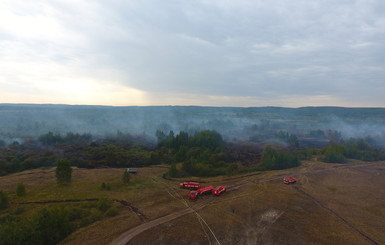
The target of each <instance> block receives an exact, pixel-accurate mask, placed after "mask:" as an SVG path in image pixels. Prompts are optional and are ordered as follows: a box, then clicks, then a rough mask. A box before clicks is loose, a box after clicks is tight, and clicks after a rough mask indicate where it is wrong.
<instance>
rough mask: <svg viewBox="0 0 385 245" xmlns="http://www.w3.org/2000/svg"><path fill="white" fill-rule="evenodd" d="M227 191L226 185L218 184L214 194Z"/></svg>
mask: <svg viewBox="0 0 385 245" xmlns="http://www.w3.org/2000/svg"><path fill="white" fill-rule="evenodd" d="M225 191H226V187H224V186H223V185H220V186H217V187H216V188H215V189H213V194H214V195H216V196H219V195H220V194H221V193H222V192H225Z"/></svg>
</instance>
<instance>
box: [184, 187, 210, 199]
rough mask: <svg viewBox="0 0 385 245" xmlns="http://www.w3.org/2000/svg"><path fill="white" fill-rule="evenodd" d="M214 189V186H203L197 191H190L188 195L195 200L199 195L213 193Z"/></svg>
mask: <svg viewBox="0 0 385 245" xmlns="http://www.w3.org/2000/svg"><path fill="white" fill-rule="evenodd" d="M213 190H214V188H213V187H212V186H207V187H203V188H200V189H198V190H196V191H190V193H189V194H188V197H189V198H190V199H191V200H195V199H197V198H198V196H199V195H203V194H211V193H212V191H213Z"/></svg>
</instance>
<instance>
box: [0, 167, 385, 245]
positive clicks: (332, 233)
mask: <svg viewBox="0 0 385 245" xmlns="http://www.w3.org/2000/svg"><path fill="white" fill-rule="evenodd" d="M365 164H370V163H364V162H359V161H352V162H349V163H347V164H344V165H341V164H325V163H321V162H318V161H315V160H313V161H306V162H303V164H302V165H301V166H299V167H297V168H293V169H287V170H278V171H268V172H259V173H255V174H253V175H250V173H249V174H245V175H243V176H231V177H216V178H206V179H200V180H201V181H205V183H204V184H203V185H204V186H206V185H213V186H216V185H219V184H223V185H226V186H227V187H231V186H233V187H234V186H238V187H239V188H234V189H233V190H231V191H228V192H226V193H225V194H223V195H221V196H220V197H215V199H214V200H213V201H212V202H209V203H208V205H206V206H205V207H204V208H202V209H200V210H199V211H197V212H196V213H191V214H187V215H185V216H182V217H179V218H177V219H174V220H171V221H169V222H166V223H163V224H161V225H158V226H156V227H154V228H151V229H149V230H146V231H144V232H143V233H141V234H139V235H137V236H136V237H134V238H133V239H132V240H131V241H130V243H129V244H216V243H217V242H216V240H218V241H219V242H220V243H221V244H369V243H368V241H367V240H365V239H364V238H363V237H362V236H361V235H359V234H358V233H357V232H356V231H354V230H353V229H352V228H351V227H349V225H347V224H345V223H344V222H342V221H341V219H339V218H338V217H336V216H335V215H333V214H332V213H330V212H329V211H328V210H327V209H325V208H324V207H322V206H320V205H319V204H317V203H316V202H315V201H314V200H317V201H318V202H319V203H321V204H323V205H325V206H327V207H328V208H329V209H331V210H333V211H334V212H335V213H336V214H337V215H339V216H340V217H342V218H343V219H344V220H345V221H346V222H348V223H349V224H350V225H351V226H353V227H355V228H356V229H357V230H359V231H361V232H362V233H363V234H365V235H367V236H368V237H370V238H371V239H373V240H374V241H375V242H377V243H379V244H385V231H384V229H383V227H385V206H384V203H385V189H384V188H383V187H384V186H385V163H384V162H379V163H378V164H376V165H369V166H366V165H365ZM364 165H365V166H364ZM341 166H342V167H343V168H340V167H341ZM350 166H354V167H350ZM355 166H362V167H355ZM346 167H347V168H346ZM165 171H167V169H166V168H165V167H164V166H154V167H147V168H141V169H139V171H138V174H137V175H132V176H133V177H132V181H131V183H130V184H129V185H128V186H126V185H124V184H122V181H121V176H122V173H123V169H112V168H111V169H110V168H106V169H77V168H74V171H73V181H72V183H71V184H70V185H68V186H60V185H57V184H56V179H55V176H54V175H55V173H54V169H45V170H44V169H41V170H31V171H25V172H22V173H17V174H13V175H9V176H4V177H0V189H2V190H6V191H7V192H9V193H10V201H11V202H13V203H16V202H25V201H41V200H66V199H86V198H100V197H106V198H108V199H111V200H113V199H118V200H125V201H127V202H129V203H130V204H131V205H132V206H133V207H135V208H137V209H138V210H139V211H140V212H141V213H142V214H144V215H145V219H146V220H145V221H143V220H141V219H140V218H139V216H138V215H137V214H136V213H135V212H133V211H132V210H131V209H130V208H129V207H127V206H123V205H121V204H120V203H114V205H115V206H117V207H118V208H119V214H118V215H117V216H115V217H109V218H104V219H102V220H100V221H97V222H95V223H93V224H91V225H89V226H86V227H83V228H81V229H79V230H77V231H76V232H74V233H72V234H71V235H70V236H69V237H67V238H66V239H65V240H64V241H62V242H61V244H108V243H110V242H112V241H113V240H114V239H116V238H117V237H118V236H119V235H120V234H121V233H123V232H125V231H127V230H129V229H130V228H133V227H135V226H138V225H140V224H142V223H143V222H146V221H150V220H154V219H156V218H159V217H162V216H165V215H167V214H170V213H173V212H176V211H179V210H182V209H185V208H186V204H187V205H196V204H199V203H200V202H204V201H206V200H208V199H210V198H212V197H210V196H203V197H200V198H199V199H198V200H197V201H195V202H190V201H189V200H188V197H187V193H188V190H183V189H179V188H178V182H176V181H169V180H165V179H163V178H162V174H163V173H164V172H165ZM289 175H293V176H295V177H296V178H298V180H299V181H298V183H297V184H295V185H284V184H283V183H282V176H289ZM181 181H182V180H181ZM19 182H23V183H24V184H25V185H26V187H27V195H26V196H24V197H18V196H16V194H15V192H16V186H17V183H19ZM102 182H105V183H109V184H110V186H111V190H109V191H106V190H102V189H101V188H100V185H101V183H102ZM294 186H296V187H298V188H299V189H300V190H301V191H303V192H306V193H308V194H309V195H310V196H312V197H313V198H314V200H312V199H311V198H309V197H308V196H306V195H304V194H303V193H301V192H299V191H298V190H297V189H295V188H294ZM50 205H52V204H50ZM20 206H22V208H23V209H24V210H26V211H25V212H24V213H23V214H22V215H25V216H27V215H28V213H29V212H28V210H36V209H39V208H41V207H42V206H43V204H24V205H17V204H11V207H10V210H11V212H16V209H17V208H19V207H20ZM2 212H5V211H2ZM7 212H10V211H9V210H8V211H7Z"/></svg>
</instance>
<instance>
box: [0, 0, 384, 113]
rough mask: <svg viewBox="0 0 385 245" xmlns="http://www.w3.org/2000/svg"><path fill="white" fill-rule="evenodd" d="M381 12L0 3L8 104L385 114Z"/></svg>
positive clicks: (279, 2)
mask: <svg viewBox="0 0 385 245" xmlns="http://www.w3.org/2000/svg"><path fill="white" fill-rule="evenodd" d="M384 13H385V2H384V1H383V0H365V1H364V0H322V1H321V0H314V1H305V0H276V1H274V2H269V1H257V0H254V1H247V0H239V1H226V0H210V1H208V0H206V1H205V0H195V1H186V0H164V1H155V0H141V1H117V0H116V1H68V0H63V1H55V0H49V1H48V0H47V1H21V0H10V1H6V0H5V1H4V0H3V1H1V2H0V103H1V102H3V103H8V102H10V103H66V104H104V105H168V104H173V105H216V106H265V105H277V106H289V107H297V106H307V105H337V106H385V98H384V94H385V41H384V40H385V15H384Z"/></svg>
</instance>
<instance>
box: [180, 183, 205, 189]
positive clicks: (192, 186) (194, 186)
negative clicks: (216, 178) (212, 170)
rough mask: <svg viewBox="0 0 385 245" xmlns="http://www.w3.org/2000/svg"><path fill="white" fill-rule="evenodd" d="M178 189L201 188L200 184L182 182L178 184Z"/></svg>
mask: <svg viewBox="0 0 385 245" xmlns="http://www.w3.org/2000/svg"><path fill="white" fill-rule="evenodd" d="M179 187H180V188H187V189H199V188H200V187H201V184H200V183H198V182H183V183H180V184H179Z"/></svg>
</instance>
